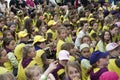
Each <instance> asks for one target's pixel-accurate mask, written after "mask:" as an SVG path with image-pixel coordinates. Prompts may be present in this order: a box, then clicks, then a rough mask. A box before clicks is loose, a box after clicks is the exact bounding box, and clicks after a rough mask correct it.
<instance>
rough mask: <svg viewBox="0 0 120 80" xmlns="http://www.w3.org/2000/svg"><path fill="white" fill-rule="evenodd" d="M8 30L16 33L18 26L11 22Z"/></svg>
mask: <svg viewBox="0 0 120 80" xmlns="http://www.w3.org/2000/svg"><path fill="white" fill-rule="evenodd" d="M8 28H9V29H10V31H12V32H15V30H16V24H15V23H14V22H10V23H9V24H8Z"/></svg>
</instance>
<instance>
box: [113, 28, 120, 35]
mask: <svg viewBox="0 0 120 80" xmlns="http://www.w3.org/2000/svg"><path fill="white" fill-rule="evenodd" d="M118 31H119V29H118V27H115V28H113V29H112V30H111V33H112V34H113V35H117V34H118Z"/></svg>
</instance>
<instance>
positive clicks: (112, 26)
mask: <svg viewBox="0 0 120 80" xmlns="http://www.w3.org/2000/svg"><path fill="white" fill-rule="evenodd" d="M115 27H118V26H117V24H112V25H111V26H110V30H112V29H114V28H115Z"/></svg>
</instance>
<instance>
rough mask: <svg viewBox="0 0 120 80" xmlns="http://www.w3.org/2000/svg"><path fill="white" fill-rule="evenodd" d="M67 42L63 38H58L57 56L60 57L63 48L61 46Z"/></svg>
mask: <svg viewBox="0 0 120 80" xmlns="http://www.w3.org/2000/svg"><path fill="white" fill-rule="evenodd" d="M64 43H65V42H64V41H63V40H58V42H57V53H56V58H58V55H59V52H60V50H61V46H62V45H63V44H64Z"/></svg>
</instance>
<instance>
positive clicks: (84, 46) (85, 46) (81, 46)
mask: <svg viewBox="0 0 120 80" xmlns="http://www.w3.org/2000/svg"><path fill="white" fill-rule="evenodd" d="M89 47H90V46H89V45H88V44H87V43H83V44H81V45H80V51H81V50H82V49H84V48H89Z"/></svg>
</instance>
